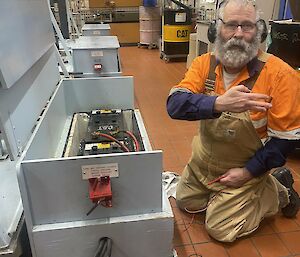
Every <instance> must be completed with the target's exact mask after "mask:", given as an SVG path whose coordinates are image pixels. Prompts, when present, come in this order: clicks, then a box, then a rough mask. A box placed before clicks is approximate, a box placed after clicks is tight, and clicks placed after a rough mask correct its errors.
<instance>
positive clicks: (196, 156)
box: [167, 0, 300, 242]
mask: <svg viewBox="0 0 300 257" xmlns="http://www.w3.org/2000/svg"><path fill="white" fill-rule="evenodd" d="M266 35H267V31H266V25H265V23H264V21H263V20H261V19H260V18H259V11H258V10H257V7H256V6H255V3H254V1H250V0H225V1H224V2H223V3H222V5H221V7H220V9H219V11H218V19H217V21H216V23H215V25H212V26H211V27H210V30H209V33H208V36H209V39H210V40H211V41H215V42H214V43H215V50H214V53H207V54H204V55H202V56H200V57H197V58H196V59H195V60H194V61H193V63H192V65H191V67H190V69H189V70H188V72H187V73H186V75H185V78H184V79H183V80H182V81H181V82H180V83H179V84H178V85H177V86H175V87H173V88H172V90H171V92H170V95H169V98H168V102H167V109H168V113H169V115H170V116H171V117H172V118H174V119H183V120H200V132H199V136H196V137H195V138H194V140H193V144H192V149H193V152H192V157H191V159H190V161H189V163H188V164H187V166H186V167H185V169H184V171H183V174H182V177H181V179H180V181H179V183H178V186H177V192H176V198H177V205H178V206H179V208H181V209H183V210H185V211H187V212H197V211H202V210H206V219H205V224H206V229H207V231H208V233H209V234H210V235H211V236H212V237H213V238H215V239H216V240H219V241H223V242H232V241H234V240H235V239H237V238H239V237H241V236H245V235H248V234H250V233H251V232H253V231H255V230H256V229H257V228H258V226H259V224H260V222H261V221H262V220H263V219H264V218H265V217H269V216H271V215H274V214H276V213H277V212H278V211H279V210H280V209H281V210H282V213H283V215H285V216H286V217H294V216H296V214H297V212H298V209H299V202H300V201H299V196H298V194H297V192H296V191H295V190H294V189H293V186H292V184H293V182H294V180H293V177H292V175H291V173H290V171H289V170H288V169H286V168H280V169H277V170H276V172H274V173H273V174H272V175H271V174H270V170H271V169H273V168H276V167H281V166H283V165H284V164H285V162H286V158H287V154H288V153H290V152H291V151H293V150H294V149H295V144H296V143H297V141H298V142H299V139H300V101H299V99H300V76H299V75H298V74H297V72H296V71H295V70H293V69H292V68H291V67H290V66H289V65H288V64H286V63H285V62H283V61H282V60H280V59H279V58H277V57H275V56H273V55H269V54H267V53H265V52H262V51H261V50H259V46H260V43H261V42H262V41H263V40H264V39H265V37H266Z"/></svg>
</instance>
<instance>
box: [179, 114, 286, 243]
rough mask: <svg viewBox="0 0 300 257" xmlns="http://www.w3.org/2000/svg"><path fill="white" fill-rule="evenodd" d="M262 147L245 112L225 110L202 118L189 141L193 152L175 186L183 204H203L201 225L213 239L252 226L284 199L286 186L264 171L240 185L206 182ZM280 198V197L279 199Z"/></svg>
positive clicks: (235, 234)
mask: <svg viewBox="0 0 300 257" xmlns="http://www.w3.org/2000/svg"><path fill="white" fill-rule="evenodd" d="M261 147H262V143H261V140H260V138H259V137H258V135H257V133H256V130H255V128H254V127H253V124H252V122H251V119H250V115H249V113H248V112H244V113H229V112H223V113H222V115H221V116H220V117H219V118H217V119H211V120H210V119H208V120H202V121H200V132H199V136H196V137H194V139H193V143H192V149H193V152H192V157H191V159H190V161H189V163H188V164H187V166H186V167H185V169H184V171H183V174H182V177H181V180H180V181H179V183H178V186H177V192H176V200H177V204H178V206H179V207H180V208H181V209H184V210H190V211H196V210H199V209H203V208H204V207H205V206H207V204H208V207H207V210H206V220H205V223H206V224H205V225H206V229H207V231H208V233H209V234H210V235H211V236H212V237H213V238H215V239H216V240H219V241H223V242H232V241H234V240H235V239H236V238H238V237H241V236H245V235H248V234H250V233H251V232H253V231H254V230H256V229H257V228H258V226H259V224H260V222H261V221H262V219H263V218H264V217H268V216H271V215H274V214H276V213H277V212H278V210H279V206H280V207H282V206H285V205H286V204H287V203H288V201H289V200H288V192H287V189H286V188H285V187H284V186H282V185H281V184H280V183H279V182H278V181H277V180H276V179H275V178H274V177H273V176H272V175H270V174H269V173H266V174H264V175H262V176H260V177H258V178H253V179H251V180H250V181H248V182H247V183H245V184H244V185H243V186H242V187H240V188H232V187H226V186H223V185H221V184H220V183H219V182H217V183H214V184H211V185H208V182H210V181H212V180H213V179H215V178H217V177H219V176H220V175H222V174H224V173H225V172H227V171H228V170H229V169H231V168H238V167H244V166H245V164H246V162H247V161H248V160H249V159H250V158H251V157H252V156H253V155H254V154H255V152H256V151H257V150H258V149H259V148H261ZM279 198H280V202H279Z"/></svg>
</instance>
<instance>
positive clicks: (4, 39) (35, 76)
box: [0, 0, 60, 160]
mask: <svg viewBox="0 0 300 257" xmlns="http://www.w3.org/2000/svg"><path fill="white" fill-rule="evenodd" d="M0 17H1V22H0V33H1V35H3V36H1V37H0V49H1V50H0V131H1V133H2V134H3V137H4V140H5V143H6V147H7V148H8V152H9V155H10V158H11V159H12V160H14V159H16V158H17V156H18V155H19V154H20V153H21V152H22V150H23V149H24V147H25V145H26V144H27V141H28V139H29V138H30V136H31V134H32V130H33V128H34V126H35V124H36V122H37V120H38V118H39V116H40V115H41V112H42V109H43V108H44V106H45V105H46V103H47V101H48V100H49V98H50V96H51V94H52V92H53V91H54V88H55V87H56V85H57V83H58V82H59V80H60V77H59V71H58V65H57V59H56V52H55V47H54V42H55V40H54V33H53V27H52V24H51V20H50V8H49V5H48V1H47V0H35V1H32V0H22V1H19V0H3V1H1V8H0ZM4 35H5V36H4Z"/></svg>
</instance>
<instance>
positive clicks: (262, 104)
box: [214, 85, 272, 113]
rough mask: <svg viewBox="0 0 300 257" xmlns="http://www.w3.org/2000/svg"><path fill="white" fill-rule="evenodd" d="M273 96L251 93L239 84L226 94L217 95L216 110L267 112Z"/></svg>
mask: <svg viewBox="0 0 300 257" xmlns="http://www.w3.org/2000/svg"><path fill="white" fill-rule="evenodd" d="M270 99H271V97H270V96H268V95H265V94H259V93H251V91H250V90H249V89H248V88H247V87H245V86H243V85H239V86H236V87H232V88H230V89H229V90H227V91H226V93H225V94H223V95H220V96H218V97H217V99H216V101H215V104H214V111H215V112H216V113H218V112H224V111H227V112H235V113H241V112H245V111H259V112H265V111H267V110H268V109H270V108H271V107H272V104H271V103H270Z"/></svg>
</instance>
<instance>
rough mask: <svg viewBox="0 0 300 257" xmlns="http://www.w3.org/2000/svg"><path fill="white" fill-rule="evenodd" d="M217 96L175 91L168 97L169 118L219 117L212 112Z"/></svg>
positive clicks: (200, 118) (197, 118)
mask: <svg viewBox="0 0 300 257" xmlns="http://www.w3.org/2000/svg"><path fill="white" fill-rule="evenodd" d="M216 98H217V96H207V95H204V94H193V93H188V92H181V91H178V92H175V93H173V94H172V95H170V96H169V97H168V100H167V111H168V114H169V115H170V117H171V118H173V119H179V120H191V121H192V120H202V119H213V118H218V117H220V115H221V114H220V113H214V104H215V101H216Z"/></svg>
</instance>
